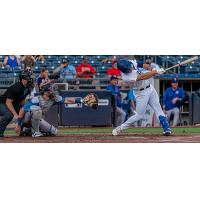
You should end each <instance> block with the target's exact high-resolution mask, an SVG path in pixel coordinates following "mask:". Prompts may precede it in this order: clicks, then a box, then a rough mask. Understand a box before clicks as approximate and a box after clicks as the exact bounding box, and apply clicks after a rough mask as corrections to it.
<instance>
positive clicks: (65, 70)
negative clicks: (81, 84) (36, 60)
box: [54, 60, 76, 79]
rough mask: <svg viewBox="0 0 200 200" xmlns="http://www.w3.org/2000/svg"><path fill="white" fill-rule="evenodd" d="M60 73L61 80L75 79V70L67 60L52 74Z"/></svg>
mask: <svg viewBox="0 0 200 200" xmlns="http://www.w3.org/2000/svg"><path fill="white" fill-rule="evenodd" d="M58 73H60V77H61V78H65V79H73V78H76V68H75V67H74V66H73V65H71V64H70V63H69V60H63V61H62V64H61V66H60V67H58V68H57V69H55V70H54V74H58Z"/></svg>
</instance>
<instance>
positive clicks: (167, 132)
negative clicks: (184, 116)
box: [163, 128, 172, 136]
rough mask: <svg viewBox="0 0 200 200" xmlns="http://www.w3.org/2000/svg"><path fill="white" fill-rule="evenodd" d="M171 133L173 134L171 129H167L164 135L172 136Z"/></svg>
mask: <svg viewBox="0 0 200 200" xmlns="http://www.w3.org/2000/svg"><path fill="white" fill-rule="evenodd" d="M171 133H172V131H171V129H170V128H169V129H167V130H166V131H165V132H163V135H164V136H170V135H171Z"/></svg>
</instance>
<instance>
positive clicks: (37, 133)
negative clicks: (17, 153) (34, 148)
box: [32, 132, 43, 137]
mask: <svg viewBox="0 0 200 200" xmlns="http://www.w3.org/2000/svg"><path fill="white" fill-rule="evenodd" d="M41 136H43V134H42V133H41V132H34V133H33V134H32V137H41Z"/></svg>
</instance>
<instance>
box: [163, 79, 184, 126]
mask: <svg viewBox="0 0 200 200" xmlns="http://www.w3.org/2000/svg"><path fill="white" fill-rule="evenodd" d="M184 98H185V94H184V90H183V89H182V88H180V87H178V80H177V78H174V79H172V83H171V87H169V88H167V90H166V91H165V93H164V96H163V111H164V113H166V115H167V117H168V120H170V118H171V115H172V114H173V115H174V118H173V124H172V126H177V124H178V122H179V113H180V107H181V103H182V101H183V100H184Z"/></svg>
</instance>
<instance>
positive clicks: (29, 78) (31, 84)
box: [19, 71, 35, 89]
mask: <svg viewBox="0 0 200 200" xmlns="http://www.w3.org/2000/svg"><path fill="white" fill-rule="evenodd" d="M19 80H20V82H21V81H22V80H27V81H28V83H27V87H28V88H30V89H32V88H34V80H35V77H34V75H33V74H32V72H29V71H23V72H22V73H21V74H20V75H19Z"/></svg>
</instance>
